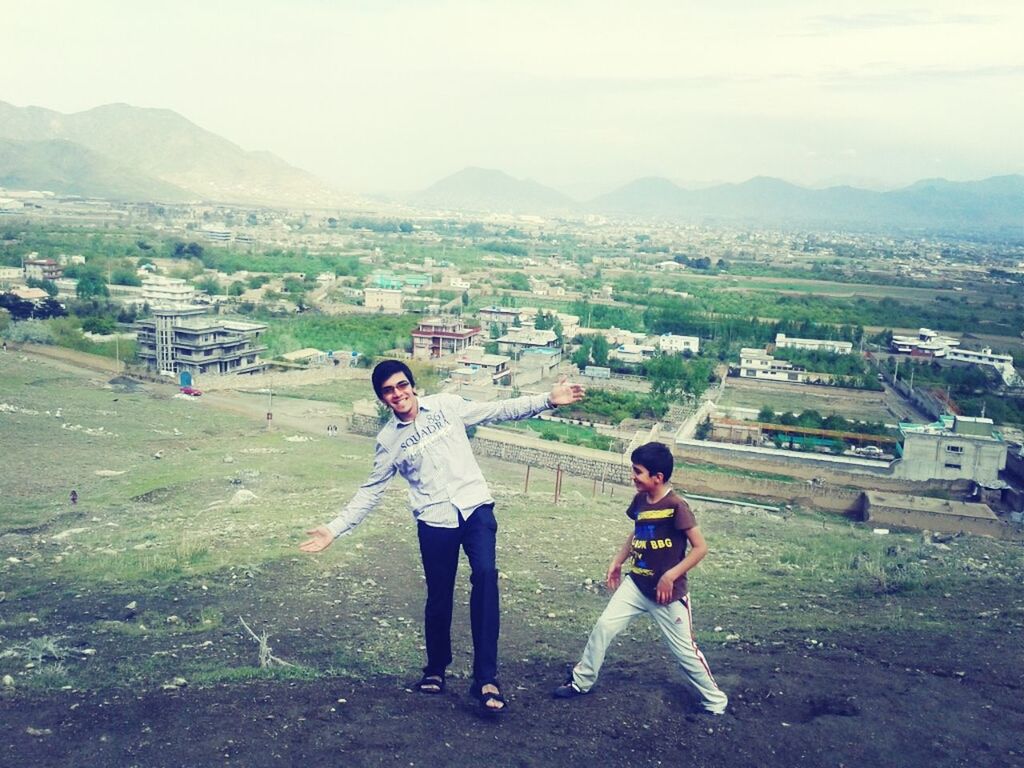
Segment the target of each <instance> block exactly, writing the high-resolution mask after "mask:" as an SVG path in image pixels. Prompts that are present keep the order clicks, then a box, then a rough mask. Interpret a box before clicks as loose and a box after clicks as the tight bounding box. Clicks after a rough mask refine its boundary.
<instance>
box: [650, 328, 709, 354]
mask: <svg viewBox="0 0 1024 768" xmlns="http://www.w3.org/2000/svg"><path fill="white" fill-rule="evenodd" d="M654 342H655V344H657V346H658V349H660V350H661V351H662V352H665V353H667V354H674V355H679V354H682V353H684V352H690V353H691V354H694V355H696V354H697V353H698V352H699V351H700V339H699V338H697V337H696V336H677V335H676V334H674V333H663V334H661V336H656V337H655V339H654Z"/></svg>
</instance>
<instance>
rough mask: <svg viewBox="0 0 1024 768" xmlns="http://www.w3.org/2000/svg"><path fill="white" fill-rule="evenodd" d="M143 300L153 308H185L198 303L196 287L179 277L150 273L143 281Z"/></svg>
mask: <svg viewBox="0 0 1024 768" xmlns="http://www.w3.org/2000/svg"><path fill="white" fill-rule="evenodd" d="M142 301H143V302H144V303H146V304H149V306H150V307H152V308H153V309H184V308H186V307H191V306H194V305H195V303H196V288H195V286H194V285H192V284H191V283H190V282H188V281H187V280H182V279H181V278H179V277H164V276H162V275H149V276H148V277H146V278H145V279H144V280H143V281H142Z"/></svg>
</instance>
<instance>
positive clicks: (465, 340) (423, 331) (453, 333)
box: [412, 317, 483, 360]
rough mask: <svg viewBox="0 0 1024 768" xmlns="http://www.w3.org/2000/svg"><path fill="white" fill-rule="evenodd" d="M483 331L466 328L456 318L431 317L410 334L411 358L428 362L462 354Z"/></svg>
mask: <svg viewBox="0 0 1024 768" xmlns="http://www.w3.org/2000/svg"><path fill="white" fill-rule="evenodd" d="M482 334H483V329H481V328H474V327H469V326H467V325H466V324H465V323H464V322H462V320H461V319H460V318H458V317H431V318H428V319H426V320H423V321H422V322H421V323H420V324H419V325H418V326H417V327H416V329H415V330H414V331H413V332H412V356H413V358H414V359H416V360H429V359H430V358H433V357H443V356H445V355H454V354H457V353H459V352H462V351H463V350H465V349H466V348H467V347H471V346H473V344H474V342H476V341H477V340H478V339H479V338H480V337H481V335H482Z"/></svg>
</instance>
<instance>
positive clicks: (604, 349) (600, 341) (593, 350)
mask: <svg viewBox="0 0 1024 768" xmlns="http://www.w3.org/2000/svg"><path fill="white" fill-rule="evenodd" d="M590 356H591V357H592V358H593V360H594V365H600V366H605V365H608V339H606V338H605V337H604V336H595V337H594V341H593V344H592V345H591V347H590Z"/></svg>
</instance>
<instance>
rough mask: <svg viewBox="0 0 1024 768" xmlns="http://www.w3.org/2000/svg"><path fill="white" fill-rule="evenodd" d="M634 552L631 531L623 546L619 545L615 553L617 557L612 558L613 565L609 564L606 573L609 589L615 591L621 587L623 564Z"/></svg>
mask: <svg viewBox="0 0 1024 768" xmlns="http://www.w3.org/2000/svg"><path fill="white" fill-rule="evenodd" d="M632 552H633V534H632V533H630V534H629V536H627V537H626V541H625V542H623V544H622V546H621V547H619V551H618V552H616V553H615V557H613V558H612V563H611V565H609V566H608V573H606V574H605V577H604V578H605V583H606V584H607V585H608V589H610V590H611V591H612V592H614V591H615V590H616V589H618V588H619V584H621V583H622V564H623V563H624V562H626V561H627V560H628V559H629V556H630V554H631V553H632Z"/></svg>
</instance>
